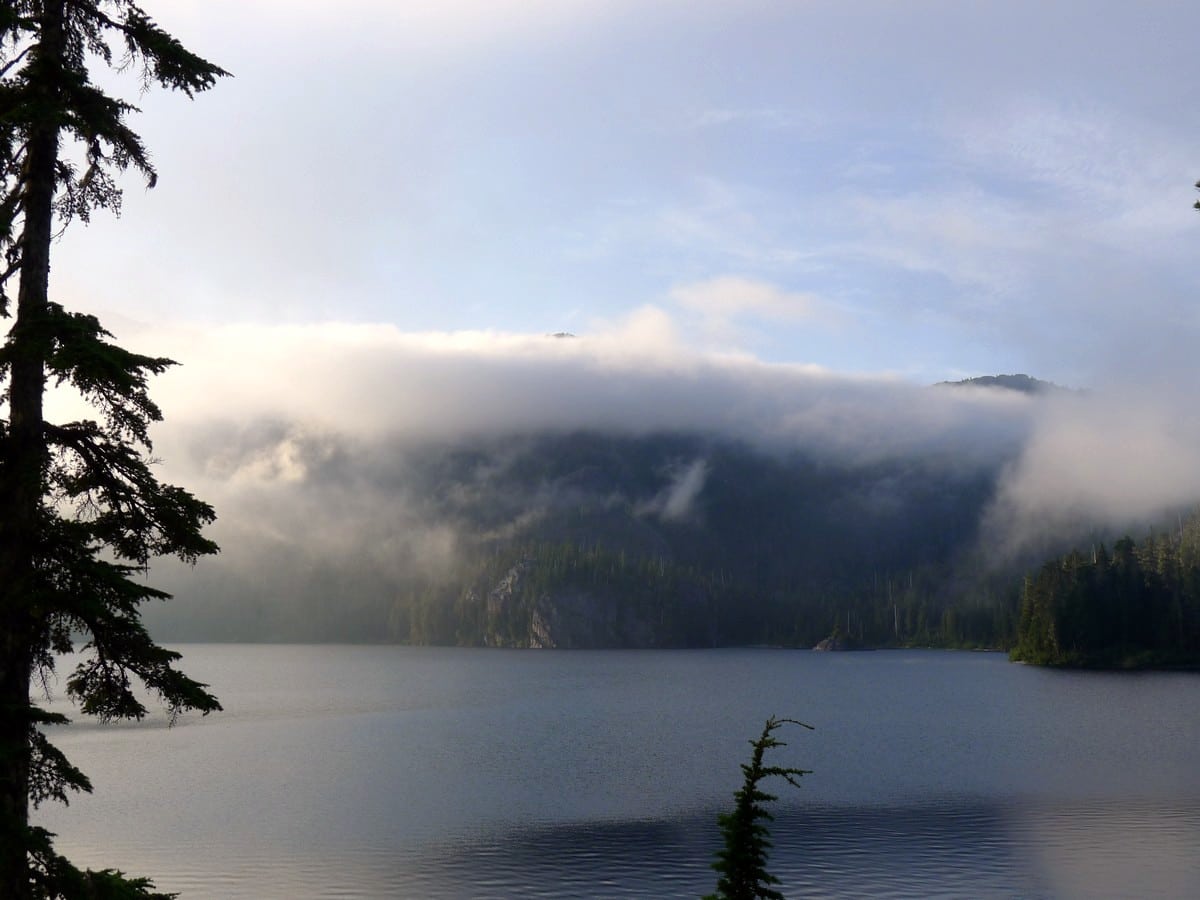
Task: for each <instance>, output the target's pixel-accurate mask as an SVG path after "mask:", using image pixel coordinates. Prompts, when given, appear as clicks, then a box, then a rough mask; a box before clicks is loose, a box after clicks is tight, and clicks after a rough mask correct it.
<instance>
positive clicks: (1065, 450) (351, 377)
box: [62, 308, 1200, 598]
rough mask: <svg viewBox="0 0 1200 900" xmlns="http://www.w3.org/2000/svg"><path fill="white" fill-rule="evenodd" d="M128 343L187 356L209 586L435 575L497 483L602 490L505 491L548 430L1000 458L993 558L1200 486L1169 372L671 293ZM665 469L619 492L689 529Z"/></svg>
mask: <svg viewBox="0 0 1200 900" xmlns="http://www.w3.org/2000/svg"><path fill="white" fill-rule="evenodd" d="M121 338H122V340H123V341H124V342H125V343H127V344H128V345H130V346H132V347H134V348H136V349H138V350H143V351H152V352H155V353H166V354H168V355H171V356H172V357H174V358H175V359H178V360H181V361H182V362H184V363H185V364H184V365H181V366H179V367H177V368H175V369H173V370H171V371H170V372H169V373H168V374H167V375H164V376H161V377H160V378H159V379H158V381H157V383H156V385H155V391H154V393H155V396H156V398H157V399H158V401H159V402H160V404H161V406H162V407H163V409H164V411H165V414H166V421H165V422H164V423H163V424H161V425H160V426H158V427H157V428H156V430H155V432H154V438H155V455H156V456H157V457H159V458H161V459H162V460H163V462H162V474H163V476H164V477H165V478H168V479H170V480H172V481H174V482H176V483H179V484H182V485H184V486H186V487H187V488H188V489H190V490H192V491H193V492H194V493H196V494H197V495H198V496H200V497H202V498H204V499H206V500H208V501H209V502H211V503H212V504H213V505H214V506H215V507H216V509H217V512H218V515H219V521H218V523H217V524H216V525H215V526H214V528H213V531H212V534H213V536H214V537H215V538H216V539H217V541H218V542H219V543H220V544H221V545H222V554H221V556H220V557H219V558H218V559H216V560H205V561H202V563H201V564H200V569H201V570H203V571H206V572H207V575H206V577H205V578H204V579H203V583H204V584H205V585H207V586H208V589H212V585H213V584H215V583H217V582H220V581H221V580H222V578H223V577H224V576H225V575H227V574H228V575H231V573H234V572H236V573H237V581H238V583H239V584H243V585H245V584H251V585H253V586H254V590H256V591H261V592H262V593H263V594H264V595H271V596H274V597H277V598H282V597H286V596H287V595H288V594H289V593H291V592H294V591H299V590H302V588H303V585H304V583H305V579H306V578H308V577H309V575H311V572H312V570H313V567H314V566H315V565H317V564H319V563H320V564H330V563H332V564H336V565H343V566H345V567H347V568H348V570H351V571H353V572H355V573H358V574H357V576H356V577H358V578H359V579H360V580H359V582H358V583H361V579H362V578H366V579H367V582H368V583H371V580H372V579H376V580H378V581H379V582H380V583H385V582H386V581H387V579H388V578H389V577H392V576H394V575H396V574H399V573H400V572H402V571H403V572H404V573H406V574H408V575H412V574H413V573H414V571H417V572H419V571H425V570H427V571H429V572H430V573H431V574H436V572H437V571H438V570H439V569H440V568H441V567H444V566H447V565H449V564H450V563H451V562H452V561H453V560H454V558H455V554H456V552H457V550H458V542H459V534H460V528H461V527H462V526H464V525H465V524H468V523H466V521H465V518H463V517H467V516H469V515H471V509H472V504H473V503H475V502H476V501H477V500H478V499H479V497H482V496H487V497H488V498H489V509H492V510H494V511H496V518H495V520H493V521H488V522H478V521H472V522H470V523H469V525H470V527H471V528H472V529H473V531H474V532H475V533H476V534H479V533H481V532H482V531H488V530H489V529H490V531H491V533H494V534H496V535H502V534H503V532H504V530H505V529H512V528H516V527H519V526H520V525H521V523H522V520H523V519H524V520H528V519H530V518H535V517H537V516H539V515H542V514H543V513H544V511H545V510H546V509H547V508H550V507H552V506H554V505H555V504H559V505H562V504H564V503H567V504H569V503H570V502H571V500H570V498H569V497H567V498H564V497H563V496H561V495H562V494H563V492H569V491H579V492H584V493H586V492H588V491H590V490H591V487H590V486H589V485H588V484H586V483H583V482H581V483H579V484H575V485H567V486H564V485H562V484H558V485H555V486H554V487H553V491H554V492H556V494H558V495H557V496H548V495H547V496H539V495H538V493H537V492H536V491H535V492H534V493H533V494H529V493H523V494H522V496H519V497H517V496H512V497H504V491H505V483H506V480H507V474H506V467H507V466H509V465H512V464H513V463H514V460H516V459H517V458H519V455H520V446H521V443H520V442H521V440H522V439H524V438H530V437H532V436H537V435H543V434H547V433H554V434H562V435H566V434H571V433H575V432H580V431H586V432H592V433H600V434H619V435H625V436H638V435H650V434H662V433H671V434H678V433H689V434H703V435H712V436H716V437H721V438H726V439H732V440H736V441H738V442H742V443H745V444H747V445H750V446H752V447H754V448H756V449H757V450H758V451H760V452H762V453H767V454H771V453H795V452H801V453H804V454H807V455H809V456H811V457H812V458H813V459H815V460H818V461H823V462H827V463H830V464H836V465H838V466H840V467H851V468H852V467H855V466H871V465H875V464H877V463H880V462H886V461H896V460H910V461H911V462H912V463H913V464H914V465H920V466H924V467H929V468H933V469H955V470H965V471H970V470H993V471H997V472H999V473H1000V476H999V481H998V488H997V490H996V493H995V496H994V498H993V500H992V501H991V503H990V505H989V506H988V508H987V510H986V512H985V513H984V517H983V522H982V523H981V526H982V530H981V532H980V534H981V541H982V542H983V543H984V544H986V546H987V548H988V553H987V557H988V558H991V559H1008V558H1012V557H1014V556H1015V555H1017V554H1020V553H1023V552H1028V551H1029V550H1030V548H1037V547H1039V546H1041V545H1042V544H1043V543H1044V542H1046V541H1047V540H1048V539H1050V538H1054V539H1058V540H1061V539H1062V538H1063V537H1064V535H1067V536H1069V535H1071V534H1079V535H1084V534H1096V533H1097V532H1098V531H1104V530H1106V529H1108V530H1117V529H1122V528H1128V527H1131V525H1132V524H1133V523H1144V522H1152V521H1154V520H1155V518H1156V517H1158V516H1161V515H1163V514H1164V512H1165V511H1167V510H1169V509H1173V508H1178V507H1179V506H1181V505H1183V504H1188V503H1192V502H1194V501H1196V500H1197V499H1198V498H1200V422H1198V421H1197V417H1196V416H1195V414H1194V406H1193V405H1191V404H1189V403H1187V402H1185V398H1183V397H1182V396H1180V395H1179V394H1181V393H1182V392H1176V391H1174V390H1172V388H1171V387H1169V386H1166V387H1164V386H1158V387H1157V388H1156V389H1155V390H1152V391H1151V390H1146V389H1144V388H1141V387H1139V386H1137V385H1128V386H1126V387H1125V388H1124V389H1122V390H1112V389H1106V390H1104V391H1089V390H1066V389H1064V390H1057V391H1050V392H1048V393H1044V394H1034V395H1030V394H1022V393H1018V392H1015V391H1008V390H1003V389H997V388H950V387H942V386H931V385H922V384H914V383H911V382H908V381H905V380H903V379H900V378H897V377H890V376H877V377H867V376H853V377H850V376H845V375H838V374H835V373H832V372H828V371H824V370H821V369H817V368H812V367H804V366H796V365H780V364H769V363H764V362H761V361H758V360H755V359H753V358H750V357H746V356H741V355H729V356H722V355H719V354H711V353H709V354H702V353H696V352H692V351H689V350H688V349H687V348H685V347H683V346H682V345H681V344H680V343H679V342H678V341H677V340H676V339H675V336H674V334H673V332H672V328H671V322H670V319H669V317H668V316H667V315H666V314H664V313H662V312H660V311H658V310H656V309H653V308H648V309H645V310H642V311H640V312H639V313H637V314H635V315H634V316H633V317H631V318H630V319H629V320H628V321H626V322H625V323H623V324H621V325H620V326H618V327H614V328H612V329H610V330H608V331H606V332H601V333H599V334H596V335H592V336H582V337H574V336H553V335H520V334H499V333H485V332H477V333H440V334H411V333H404V332H400V331H398V330H396V329H394V328H392V327H390V326H379V325H347V324H334V325H325V326H295V327H292V326H280V327H263V326H250V325H238V326H229V327H204V328H199V327H196V328H173V329H169V330H158V331H155V330H150V329H132V330H131V331H130V333H129V334H128V335H121ZM981 374H982V373H981ZM1030 374H1033V375H1035V376H1036V375H1037V373H1030ZM62 412H64V413H66V412H67V410H65V409H64V410H62ZM438 448H458V449H460V450H461V449H463V448H467V449H471V448H475V449H476V450H478V454H477V456H476V457H474V458H473V462H472V464H471V469H470V471H469V472H468V473H467V475H466V476H465V477H464V476H463V475H462V473H459V474H458V476H457V477H456V478H455V479H454V480H453V487H452V490H451V492H450V494H449V495H447V494H445V493H442V494H437V495H433V494H431V493H430V491H431V490H433V489H435V488H436V486H437V485H438V483H439V481H438V479H439V473H438V472H437V471H435V470H431V465H434V467H435V468H436V465H435V464H434V463H431V460H436V459H437V458H438V453H437V452H436V451H437V450H438ZM431 450H432V451H434V452H432V453H431V452H430V451H431ZM660 475H661V478H660V480H659V483H658V484H657V485H652V486H648V487H647V489H646V491H645V493H644V495H642V496H632V497H622V498H614V501H615V500H616V499H620V500H621V502H626V503H629V504H631V505H632V506H633V507H635V508H636V509H637V511H638V514H639V515H644V516H648V517H659V518H661V519H663V520H672V521H686V520H687V519H688V518H689V517H690V516H692V515H693V514H694V510H693V502H694V501H695V499H696V497H697V496H698V495H699V494H700V493H701V492H702V491H703V490H704V486H705V482H706V479H707V478H708V476H709V472H708V467H707V462H706V460H705V459H704V458H703V456H702V455H699V456H696V457H694V458H679V459H676V460H673V461H672V463H671V464H670V465H669V466H667V467H665V468H664V470H663V471H662V472H661V473H660ZM581 477H582V478H583V479H584V482H586V475H584V476H581ZM549 490H550V488H549V487H548V488H547V491H549ZM473 495H475V496H473ZM497 498H502V499H501V500H497ZM877 499H878V502H879V503H880V504H884V505H886V503H887V502H888V498H886V497H884V498H877ZM595 500H596V498H595V497H594V496H593V497H592V501H593V502H594V501H595ZM864 502H865V501H864ZM871 502H875V501H874V500H872V501H871ZM900 512H902V511H900ZM155 577H156V578H158V579H159V580H162V579H164V578H165V580H166V582H167V583H166V584H164V586H165V587H167V588H168V589H173V590H176V591H177V592H179V593H181V594H185V595H186V594H187V592H188V591H189V587H188V585H189V584H190V583H191V581H192V578H193V576H192V575H191V574H189V573H188V572H186V571H184V570H182V569H179V568H175V567H171V566H162V567H160V568H159V569H158V570H157V571H156V572H155ZM243 589H244V588H243Z"/></svg>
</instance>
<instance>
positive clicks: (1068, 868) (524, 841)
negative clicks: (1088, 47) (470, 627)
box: [40, 647, 1200, 900]
mask: <svg viewBox="0 0 1200 900" xmlns="http://www.w3.org/2000/svg"><path fill="white" fill-rule="evenodd" d="M184 650H185V653H186V659H187V662H188V669H189V670H190V671H191V672H192V673H194V674H195V675H197V677H200V678H201V679H202V680H207V681H211V682H212V683H213V685H214V687H215V688H216V690H217V692H218V694H219V695H220V697H221V699H222V702H223V703H224V704H225V706H226V709H227V710H228V712H226V713H224V714H221V715H218V716H214V717H210V718H208V719H199V718H193V719H189V720H187V721H186V722H184V723H183V725H182V726H180V727H177V728H174V729H171V730H167V729H165V728H162V727H157V728H154V727H150V728H148V727H145V726H140V727H128V726H120V727H112V728H109V727H106V728H101V727H94V726H90V725H86V726H82V727H76V726H71V727H70V728H67V729H65V730H56V733H55V740H57V741H58V742H59V743H60V745H62V746H63V748H64V749H65V750H66V751H67V752H68V753H69V754H70V755H71V757H72V758H73V759H74V760H75V761H76V762H78V763H79V764H80V765H81V766H82V767H83V768H84V770H85V771H87V772H88V773H89V775H91V776H92V778H93V781H94V783H95V785H96V791H97V792H96V795H95V796H92V797H83V798H80V799H79V800H77V801H74V802H73V803H72V805H71V807H70V808H69V809H66V810H63V809H61V808H48V809H47V810H44V811H43V812H42V813H40V819H41V821H42V822H44V823H45V824H46V825H47V826H48V827H50V828H51V829H52V830H55V831H58V832H59V833H60V835H61V837H60V841H59V847H60V849H61V850H62V851H64V852H65V853H67V855H68V856H70V857H72V858H73V859H75V860H76V861H77V862H79V863H82V864H84V865H90V866H94V867H105V866H118V867H120V868H123V869H125V870H126V871H130V872H133V873H136V874H148V875H151V876H153V877H154V878H155V880H156V881H157V883H158V884H159V886H160V887H161V888H163V889H165V890H177V891H183V892H184V895H185V900H187V898H207V897H213V898H231V900H236V898H275V897H280V898H283V897H287V898H297V900H301V898H318V897H321V898H324V897H400V898H405V897H411V898H431V900H437V898H487V897H495V898H509V897H512V898H523V897H528V898H535V897H560V898H582V897H599V898H605V897H613V898H619V897H647V898H650V897H655V898H657V897H663V898H671V897H692V898H695V897H698V896H700V895H701V894H703V893H704V892H706V891H710V890H712V889H713V887H714V885H715V880H716V878H715V874H714V873H713V872H712V871H711V870H710V868H709V863H710V862H711V860H712V854H713V851H714V850H715V849H716V847H717V845H718V843H719V840H720V835H719V831H718V828H717V825H716V814H717V812H718V811H720V810H721V809H724V808H726V807H727V806H728V804H729V802H730V800H731V795H732V792H733V790H734V789H735V788H736V787H737V784H738V782H739V780H740V772H739V770H738V765H739V763H740V762H741V761H743V760H744V759H745V756H746V753H747V752H748V744H747V740H748V738H750V737H752V736H753V735H755V734H757V732H758V731H759V730H760V729H761V725H762V721H763V719H764V718H766V717H767V716H768V715H771V714H776V713H778V714H783V715H795V716H797V717H799V718H803V719H805V720H807V721H810V722H812V723H813V724H815V725H816V726H817V731H815V732H811V733H810V732H803V733H800V732H799V731H797V733H796V734H793V735H790V736H786V737H785V739H786V740H789V741H790V742H791V744H792V746H790V747H788V748H787V749H786V750H784V751H782V754H783V756H782V757H781V761H783V762H786V763H788V764H797V765H803V766H804V767H805V768H812V769H814V770H816V772H815V774H814V775H811V776H808V777H806V778H805V779H804V780H803V789H802V790H801V791H800V792H798V793H795V794H788V795H785V796H786V798H787V799H786V800H785V802H784V803H782V804H781V805H780V806H779V808H778V809H777V813H778V818H777V820H776V822H775V823H774V826H773V828H772V836H773V838H774V841H775V849H774V851H773V854H772V859H771V863H770V866H769V868H770V871H772V872H773V873H774V874H775V875H777V876H778V877H779V878H780V879H781V881H782V885H781V886H780V887H781V889H782V890H783V891H784V893H785V894H786V895H787V896H789V897H964V898H968V897H979V898H985V897H1033V898H1037V897H1045V898H1060V897H1061V898H1074V897H1079V898H1092V897H1114V898H1116V897H1181V898H1184V897H1200V771H1198V767H1197V765H1196V762H1197V747H1200V710H1198V707H1197V705H1196V704H1195V702H1194V696H1195V688H1196V687H1197V686H1200V676H1196V675H1169V674H1157V675H1145V676H1141V675H1139V676H1115V675H1105V674H1097V673H1088V674H1081V673H1054V672H1044V671H1039V670H1034V669H1029V668H1026V667H1019V666H1012V665H1009V664H1008V663H1007V662H1006V661H1005V660H1003V658H1001V657H997V656H995V655H985V654H962V653H930V652H895V653H871V654H812V653H787V652H767V651H759V652H754V651H713V652H667V653H656V652H639V653H605V652H595V653H591V652H578V653H536V652H534V653H530V652H525V653H522V652H519V651H512V652H506V651H490V652H489V651H460V650H429V649H416V648H384V647H374V648H371V647H267V648H263V647H186V648H184ZM1114 723H1120V726H1119V727H1115V726H1114Z"/></svg>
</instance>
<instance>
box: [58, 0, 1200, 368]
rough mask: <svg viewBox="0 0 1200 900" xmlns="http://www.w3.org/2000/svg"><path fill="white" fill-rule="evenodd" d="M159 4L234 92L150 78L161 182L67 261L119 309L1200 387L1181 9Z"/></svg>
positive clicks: (149, 129) (1198, 164)
mask: <svg viewBox="0 0 1200 900" xmlns="http://www.w3.org/2000/svg"><path fill="white" fill-rule="evenodd" d="M145 5H146V6H147V9H148V11H149V12H150V13H151V14H152V15H155V16H156V17H157V18H158V20H159V21H160V22H161V24H163V25H164V27H167V28H168V29H169V30H171V31H173V32H174V33H176V34H177V36H179V37H180V38H181V39H183V40H184V41H185V43H187V44H188V45H189V46H191V47H192V48H194V49H196V50H197V51H199V52H201V53H203V54H204V55H205V56H207V57H209V58H210V59H212V60H214V61H216V62H218V63H219V64H221V65H223V66H225V67H226V68H228V69H230V70H231V71H232V72H233V73H234V75H235V77H234V78H232V79H229V80H226V81H224V82H222V83H220V84H219V85H218V86H217V88H216V89H215V90H214V91H212V92H211V93H210V94H208V95H204V96H201V97H200V98H198V99H197V100H196V102H194V103H188V102H187V101H186V100H185V99H183V98H181V97H177V96H171V95H159V94H150V95H146V96H144V97H140V98H139V97H137V95H136V90H134V91H133V93H132V94H131V96H132V97H133V99H134V100H135V101H136V102H138V103H139V104H140V105H141V106H142V107H143V109H144V110H145V113H144V115H143V116H141V117H139V119H138V121H137V123H136V124H137V127H138V128H139V129H140V130H141V131H142V132H143V134H144V135H145V137H146V139H147V142H148V144H149V145H150V147H151V148H152V151H153V152H154V158H155V160H156V163H157V165H158V167H159V170H160V174H161V182H160V185H159V187H158V188H156V189H155V190H154V191H152V192H144V191H142V190H141V188H140V187H139V186H138V185H137V184H136V183H134V182H132V181H131V182H130V183H129V185H128V192H127V193H128V196H127V199H126V207H125V212H124V215H123V217H122V220H120V221H117V222H114V221H112V220H107V219H97V221H95V222H94V223H93V224H92V225H91V226H89V227H86V228H84V227H80V226H76V227H75V228H73V229H72V231H70V232H69V233H68V235H67V237H65V238H64V239H63V242H62V245H61V247H60V248H59V251H58V255H57V257H56V263H55V287H56V289H58V290H59V291H61V292H63V293H64V294H67V295H68V296H67V298H66V299H68V300H69V301H71V302H75V303H76V304H77V305H83V306H85V307H88V308H92V309H95V310H96V311H98V312H100V313H102V314H104V315H105V316H106V317H108V320H109V321H115V322H118V323H119V322H121V321H123V320H126V319H127V320H132V321H134V322H140V323H153V324H164V323H192V324H196V325H205V324H211V325H224V324H228V323H245V324H254V325H259V326H263V327H270V326H272V325H277V324H279V323H283V324H288V325H297V326H301V325H306V324H314V323H329V322H343V323H375V324H379V325H386V326H389V327H392V328H394V329H397V330H399V331H400V332H404V333H429V332H457V331H476V332H478V331H482V332H494V333H501V334H509V335H511V334H528V335H540V334H546V333H549V332H556V331H570V332H573V333H576V334H578V335H581V336H588V335H603V334H613V333H618V334H619V333H627V332H628V331H629V330H630V329H631V328H635V327H636V326H637V324H638V323H643V322H652V323H654V328H655V329H657V331H653V332H651V333H650V334H649V335H648V338H649V339H651V340H652V339H653V338H654V336H655V335H656V334H659V335H669V339H670V341H671V342H672V343H673V344H674V345H677V346H683V347H686V348H688V349H689V350H690V351H693V352H696V353H701V354H704V353H718V354H735V355H739V356H745V357H749V358H752V359H755V360H758V361H761V362H764V363H789V364H799V365H806V366H819V367H821V368H823V369H826V370H829V371H830V372H834V373H856V374H863V373H873V374H890V375H894V376H898V377H901V378H903V379H907V380H911V381H914V382H917V383H928V382H932V381H937V380H941V379H949V378H958V377H963V376H967V375H975V374H984V373H995V372H1015V371H1023V372H1028V373H1030V374H1034V375H1037V376H1040V377H1043V378H1049V379H1052V380H1056V381H1059V382H1062V383H1066V384H1071V385H1081V386H1082V385H1087V386H1103V385H1105V384H1107V383H1110V382H1117V381H1136V382H1138V383H1141V384H1147V385H1153V384H1155V383H1158V382H1160V381H1169V380H1172V379H1176V380H1177V379H1178V378H1180V377H1191V378H1192V379H1193V380H1194V379H1195V372H1194V368H1193V367H1192V366H1191V360H1192V357H1193V355H1194V348H1195V347H1196V346H1198V345H1200V305H1198V304H1197V303H1196V297H1197V289H1198V288H1200V279H1198V277H1197V271H1196V266H1195V258H1196V249H1197V247H1198V246H1200V213H1197V212H1195V211H1193V210H1192V209H1191V204H1192V201H1193V199H1194V198H1193V194H1194V191H1193V188H1192V183H1193V182H1194V181H1195V180H1196V179H1197V178H1200V149H1198V148H1200V126H1198V122H1197V117H1196V110H1197V108H1200V103H1198V102H1197V101H1198V99H1200V98H1198V97H1197V94H1198V92H1200V58H1198V57H1197V55H1196V53H1195V52H1194V46H1193V43H1194V35H1195V34H1197V33H1200V27H1198V26H1200V6H1197V5H1196V4H1195V3H1183V2H1179V3H1175V2H1148V3H1138V4H1133V3H1127V2H1122V3H1116V2H1088V3H1082V2H1036V3H1033V2H1021V0H1003V2H990V0H984V2H920V0H916V2H904V3H900V2H856V0H840V2H792V3H778V2H737V3H734V2H721V3H714V2H703V0H699V2H696V0H694V2H687V3H674V2H657V3H646V2H639V3H628V2H620V0H607V2H586V0H557V2H548V0H491V2H462V0H436V2H425V0H405V2H394V0H344V2H341V3H328V2H322V3H316V2H306V0H288V2H284V0H256V2H247V0H204V2H201V0H172V2H170V3H147V4H145ZM112 83H113V84H125V85H126V87H127V88H129V89H133V86H132V85H129V83H128V82H124V81H120V80H118V81H114V82H112ZM113 316H116V317H117V318H116V319H113V318H112V317H113ZM665 339H666V338H664V340H665Z"/></svg>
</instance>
